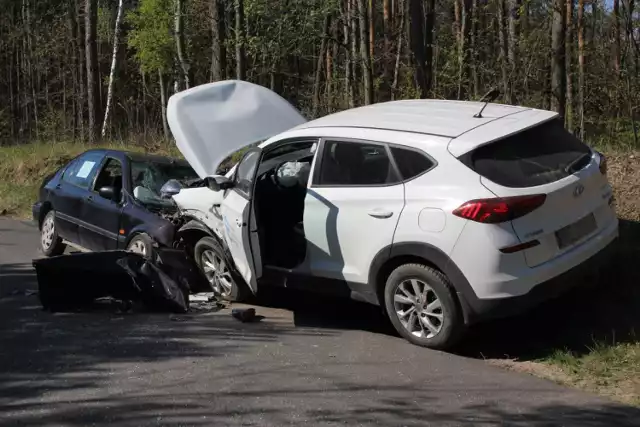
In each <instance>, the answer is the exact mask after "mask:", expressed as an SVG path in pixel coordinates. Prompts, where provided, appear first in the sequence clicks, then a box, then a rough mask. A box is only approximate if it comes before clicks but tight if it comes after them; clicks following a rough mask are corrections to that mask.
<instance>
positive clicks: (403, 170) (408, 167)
mask: <svg viewBox="0 0 640 427" xmlns="http://www.w3.org/2000/svg"><path fill="white" fill-rule="evenodd" d="M391 154H392V155H393V158H394V159H395V161H396V164H397V165H398V169H399V170H400V175H402V179H403V180H404V181H407V180H409V179H412V178H415V177H416V176H418V175H420V174H422V173H424V172H426V171H428V170H429V169H431V168H432V167H433V166H434V162H433V160H431V159H430V158H428V157H427V156H425V155H424V154H422V153H419V152H417V151H415V150H407V149H405V148H398V147H391Z"/></svg>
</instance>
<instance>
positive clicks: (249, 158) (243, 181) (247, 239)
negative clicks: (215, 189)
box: [220, 148, 262, 294]
mask: <svg viewBox="0 0 640 427" xmlns="http://www.w3.org/2000/svg"><path fill="white" fill-rule="evenodd" d="M261 158H262V150H261V149H260V148H254V149H252V150H249V151H247V152H246V153H245V155H244V157H243V158H242V160H241V161H240V163H238V167H237V168H236V171H235V174H234V175H233V187H232V188H231V189H229V190H227V194H226V195H225V196H224V200H223V201H222V204H221V205H220V210H221V213H222V222H223V235H224V238H225V241H226V243H227V246H228V248H229V251H230V252H231V257H232V258H233V262H234V263H235V265H236V269H237V270H238V272H239V273H240V275H241V276H242V277H243V279H244V280H245V281H246V282H247V285H249V288H251V291H252V292H253V293H254V294H255V293H256V292H257V291H258V285H257V280H258V278H259V276H260V275H261V272H262V265H261V264H260V262H261V261H260V247H259V242H258V239H257V238H256V236H257V230H256V229H255V220H254V217H253V215H252V204H251V199H252V197H253V189H254V182H255V179H256V175H257V172H258V165H259V163H260V159H261ZM254 254H255V255H254Z"/></svg>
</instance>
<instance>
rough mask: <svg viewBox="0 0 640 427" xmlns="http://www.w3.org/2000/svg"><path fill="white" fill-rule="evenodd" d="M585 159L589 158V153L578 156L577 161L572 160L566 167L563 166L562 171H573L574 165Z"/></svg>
mask: <svg viewBox="0 0 640 427" xmlns="http://www.w3.org/2000/svg"><path fill="white" fill-rule="evenodd" d="M585 157H591V153H583V154H581V155H580V156H578V158H577V159H575V160H573V161H572V162H571V163H569V164H568V165H567V166H565V168H564V171H565V172H566V173H570V172H571V170H573V167H574V166H575V165H577V164H578V163H580V162H581V161H582V160H584V158H585Z"/></svg>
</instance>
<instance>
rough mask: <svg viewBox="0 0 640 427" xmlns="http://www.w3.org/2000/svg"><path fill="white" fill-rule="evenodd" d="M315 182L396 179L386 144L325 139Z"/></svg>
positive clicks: (364, 182) (353, 183)
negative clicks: (317, 180) (318, 174)
mask: <svg viewBox="0 0 640 427" xmlns="http://www.w3.org/2000/svg"><path fill="white" fill-rule="evenodd" d="M320 169H321V170H320V179H319V182H318V183H317V184H319V185H335V186H342V185H345V186H358V185H360V186H367V185H387V184H393V183H396V182H399V179H398V177H397V176H396V172H395V169H394V168H393V166H392V165H391V161H390V160H389V156H388V154H387V149H386V146H384V145H381V144H373V143H361V142H345V141H326V142H325V145H324V151H323V153H322V162H321V165H320Z"/></svg>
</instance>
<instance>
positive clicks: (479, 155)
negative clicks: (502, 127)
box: [460, 119, 591, 188]
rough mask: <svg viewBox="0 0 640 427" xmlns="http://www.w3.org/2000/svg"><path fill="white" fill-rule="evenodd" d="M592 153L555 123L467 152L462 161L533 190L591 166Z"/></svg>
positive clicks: (480, 171) (494, 177) (490, 176)
mask: <svg viewBox="0 0 640 427" xmlns="http://www.w3.org/2000/svg"><path fill="white" fill-rule="evenodd" d="M590 159H591V150H590V149H589V147H588V146H587V145H585V144H583V143H582V142H580V140H579V139H578V138H576V137H574V136H573V135H572V134H571V133H569V132H567V131H566V130H565V128H564V126H563V125H562V123H561V122H560V121H559V120H557V119H556V120H552V121H549V122H546V123H543V124H541V125H539V126H536V127H533V128H531V129H527V130H526V131H524V132H520V133H517V134H515V135H511V136H509V137H508V138H505V139H501V140H499V141H496V142H494V143H491V144H488V145H483V146H481V147H478V148H477V149H475V150H473V151H472V152H470V153H466V154H465V155H464V156H462V157H461V158H460V160H461V161H462V162H463V163H464V164H466V165H467V166H468V167H470V168H471V169H473V170H474V171H476V172H477V173H478V174H480V175H482V176H483V177H485V178H487V179H489V180H491V181H493V182H495V183H496V184H499V185H502V186H505V187H518V188H522V187H533V186H536V185H543V184H548V183H550V182H555V181H558V180H560V179H562V178H564V177H567V176H569V175H571V174H573V173H575V172H576V171H578V170H580V169H582V168H584V167H585V166H586V165H588V164H589V162H590Z"/></svg>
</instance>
